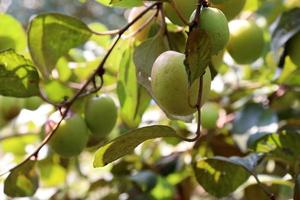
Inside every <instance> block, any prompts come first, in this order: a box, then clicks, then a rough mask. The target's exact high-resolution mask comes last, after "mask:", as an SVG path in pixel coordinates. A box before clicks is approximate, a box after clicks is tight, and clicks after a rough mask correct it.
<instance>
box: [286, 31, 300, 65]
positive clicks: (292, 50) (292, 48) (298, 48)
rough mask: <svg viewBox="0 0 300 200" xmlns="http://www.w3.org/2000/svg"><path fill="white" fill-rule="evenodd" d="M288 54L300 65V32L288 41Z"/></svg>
mask: <svg viewBox="0 0 300 200" xmlns="http://www.w3.org/2000/svg"><path fill="white" fill-rule="evenodd" d="M286 48H287V55H289V56H290V58H291V60H292V62H293V63H294V64H295V65H297V66H298V67H300V33H297V34H296V35H295V36H294V37H292V38H291V39H290V40H289V41H288V43H287V47H286Z"/></svg>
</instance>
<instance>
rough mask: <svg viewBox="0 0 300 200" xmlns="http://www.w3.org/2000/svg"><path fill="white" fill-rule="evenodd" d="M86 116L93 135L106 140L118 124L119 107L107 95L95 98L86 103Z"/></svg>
mask: <svg viewBox="0 0 300 200" xmlns="http://www.w3.org/2000/svg"><path fill="white" fill-rule="evenodd" d="M84 116H85V121H86V123H87V126H88V128H89V129H90V131H91V133H92V135H93V136H94V137H97V138H105V137H106V136H107V135H108V134H109V133H110V132H111V131H112V129H113V128H114V126H115V124H116V121H117V116H118V113H117V107H116V105H115V103H114V101H113V100H112V98H111V97H109V96H107V95H102V96H100V97H93V98H91V99H89V100H88V101H87V102H86V106H85V111H84Z"/></svg>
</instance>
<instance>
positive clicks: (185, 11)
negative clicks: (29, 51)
mask: <svg viewBox="0 0 300 200" xmlns="http://www.w3.org/2000/svg"><path fill="white" fill-rule="evenodd" d="M173 2H174V3H175V5H176V7H177V9H178V10H179V12H180V13H181V14H182V16H183V17H184V18H185V19H186V20H188V19H189V17H190V16H191V14H192V13H193V11H194V10H195V9H196V7H197V0H173ZM164 10H165V12H166V16H167V17H168V18H169V19H170V21H171V22H172V23H174V24H177V25H179V26H183V25H184V24H183V22H182V21H181V19H180V17H178V15H177V13H176V11H175V10H174V9H173V7H172V6H171V5H170V3H165V4H164Z"/></svg>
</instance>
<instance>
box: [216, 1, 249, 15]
mask: <svg viewBox="0 0 300 200" xmlns="http://www.w3.org/2000/svg"><path fill="white" fill-rule="evenodd" d="M212 4H213V5H212V6H213V7H215V8H219V9H220V10H222V12H223V13H224V14H225V16H226V18H227V19H228V20H232V19H233V18H235V17H236V16H237V15H238V14H239V13H240V12H241V11H242V10H243V8H244V6H245V4H246V0H213V1H212Z"/></svg>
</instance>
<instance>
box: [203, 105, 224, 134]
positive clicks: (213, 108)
mask: <svg viewBox="0 0 300 200" xmlns="http://www.w3.org/2000/svg"><path fill="white" fill-rule="evenodd" d="M219 111H220V106H219V105H218V104H217V103H205V104H204V105H203V106H202V108H201V125H202V127H203V128H207V129H212V128H216V126H217V121H218V118H219Z"/></svg>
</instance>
